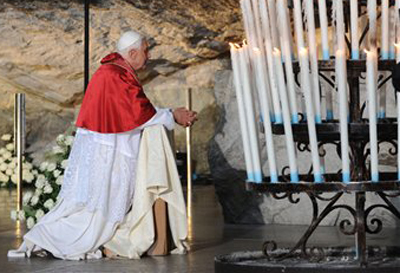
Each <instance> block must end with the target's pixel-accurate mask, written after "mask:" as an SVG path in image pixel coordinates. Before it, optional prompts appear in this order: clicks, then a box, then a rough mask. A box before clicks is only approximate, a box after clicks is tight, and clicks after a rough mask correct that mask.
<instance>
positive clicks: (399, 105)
mask: <svg viewBox="0 0 400 273" xmlns="http://www.w3.org/2000/svg"><path fill="white" fill-rule="evenodd" d="M397 4H400V0H396V11H398V8H397V7H398V6H397ZM399 6H400V5H399ZM396 18H397V17H396ZM395 47H396V51H397V52H400V44H395ZM399 62H400V54H397V55H396V63H399ZM396 98H397V151H400V150H399V149H400V92H399V90H396ZM397 180H400V153H399V152H398V153H397Z"/></svg>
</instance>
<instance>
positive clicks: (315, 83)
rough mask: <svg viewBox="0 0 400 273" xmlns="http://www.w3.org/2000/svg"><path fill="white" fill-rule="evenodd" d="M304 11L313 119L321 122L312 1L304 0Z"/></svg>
mask: <svg viewBox="0 0 400 273" xmlns="http://www.w3.org/2000/svg"><path fill="white" fill-rule="evenodd" d="M306 13H307V26H308V44H309V45H310V46H309V53H310V64H311V76H312V83H313V85H312V90H313V91H314V92H313V95H314V96H313V97H314V107H315V121H316V122H317V123H321V122H322V118H321V97H320V88H319V74H318V53H317V47H316V46H315V45H316V44H317V41H316V39H315V20H314V1H313V0H306Z"/></svg>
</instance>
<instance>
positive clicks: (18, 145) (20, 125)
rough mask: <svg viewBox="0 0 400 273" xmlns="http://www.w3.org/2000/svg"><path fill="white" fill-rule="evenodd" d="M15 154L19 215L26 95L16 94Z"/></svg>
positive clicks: (18, 208) (18, 210)
mask: <svg viewBox="0 0 400 273" xmlns="http://www.w3.org/2000/svg"><path fill="white" fill-rule="evenodd" d="M14 152H15V153H16V156H17V213H19V212H20V211H21V210H22V182H23V175H22V170H23V168H22V157H23V155H24V153H25V94H21V93H17V94H15V101H14Z"/></svg>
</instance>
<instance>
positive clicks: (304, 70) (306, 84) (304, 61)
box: [299, 48, 322, 183]
mask: <svg viewBox="0 0 400 273" xmlns="http://www.w3.org/2000/svg"><path fill="white" fill-rule="evenodd" d="M299 60H300V73H301V78H302V80H301V90H302V92H303V93H304V97H305V102H306V111H307V126H308V137H309V141H310V148H311V156H312V163H313V170H314V181H315V182H317V183H319V182H322V174H321V164H320V161H319V154H318V141H317V130H316V128H315V119H314V109H313V106H312V105H313V104H312V96H311V84H310V73H309V65H308V50H307V49H306V48H302V49H301V50H300V55H299Z"/></svg>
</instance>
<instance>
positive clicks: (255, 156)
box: [239, 45, 263, 183]
mask: <svg viewBox="0 0 400 273" xmlns="http://www.w3.org/2000/svg"><path fill="white" fill-rule="evenodd" d="M248 49H249V48H248V46H247V45H244V46H243V47H242V50H241V51H239V52H240V54H239V56H240V63H241V66H240V68H241V72H242V80H243V93H244V96H243V97H244V102H245V106H246V117H247V122H248V129H249V136H250V148H251V155H252V162H253V169H254V182H257V183H260V182H262V178H263V176H262V170H261V163H260V150H259V143H258V134H257V126H256V118H255V111H254V100H253V92H252V90H251V84H250V78H251V75H250V70H249V62H250V59H249V52H248Z"/></svg>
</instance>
